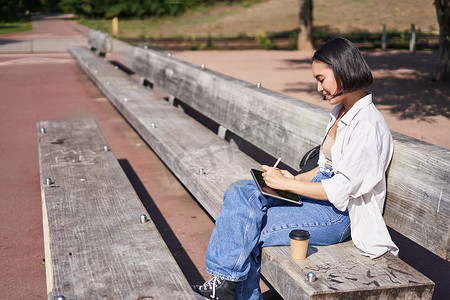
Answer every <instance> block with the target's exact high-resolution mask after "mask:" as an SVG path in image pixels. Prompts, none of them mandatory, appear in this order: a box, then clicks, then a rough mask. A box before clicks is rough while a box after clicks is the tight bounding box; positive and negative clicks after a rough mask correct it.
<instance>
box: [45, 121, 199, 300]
mask: <svg viewBox="0 0 450 300" xmlns="http://www.w3.org/2000/svg"><path fill="white" fill-rule="evenodd" d="M38 128H45V133H42V132H40V133H39V161H40V169H41V191H42V202H43V218H44V234H45V237H44V238H45V252H46V253H45V257H46V260H45V261H46V270H47V280H48V284H47V285H48V299H56V297H57V296H60V295H63V296H64V297H65V299H92V298H95V299H97V298H108V299H144V298H146V299H147V298H149V299H150V298H151V299H168V298H170V299H196V297H195V295H194V293H193V292H192V289H191V287H190V285H189V283H188V282H187V280H186V278H185V277H184V276H183V274H182V272H181V270H180V268H179V267H178V265H177V263H176V261H175V259H174V258H173V256H172V255H171V253H170V251H169V249H168V248H167V246H166V245H165V243H164V241H163V240H162V237H161V236H160V234H159V232H158V230H157V228H156V226H155V225H154V223H153V222H152V221H148V222H147V223H145V224H142V223H140V215H141V214H144V213H145V214H147V212H146V210H145V208H144V207H143V205H142V203H141V202H140V200H139V198H138V196H137V195H136V193H135V191H134V190H133V188H132V186H131V184H130V182H129V181H128V179H127V177H126V175H125V173H124V172H123V170H122V168H121V167H120V165H119V163H118V161H117V160H116V158H115V157H114V154H113V153H112V152H111V151H105V150H104V146H105V145H107V142H106V140H105V139H104V137H103V135H102V134H101V132H100V130H99V128H98V126H97V125H96V123H95V122H94V121H93V120H92V119H74V120H70V121H58V122H40V123H39V124H38ZM47 177H48V178H51V180H52V184H50V185H47V184H46V181H45V178H47Z"/></svg>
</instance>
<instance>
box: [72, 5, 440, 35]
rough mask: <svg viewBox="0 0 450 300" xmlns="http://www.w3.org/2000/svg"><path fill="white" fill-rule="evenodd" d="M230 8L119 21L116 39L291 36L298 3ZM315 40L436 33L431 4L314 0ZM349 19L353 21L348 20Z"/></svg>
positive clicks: (106, 24) (105, 23)
mask: <svg viewBox="0 0 450 300" xmlns="http://www.w3.org/2000/svg"><path fill="white" fill-rule="evenodd" d="M244 2H245V3H236V4H233V5H223V4H220V5H215V6H211V7H198V8H196V9H193V10H191V11H188V12H186V13H184V14H182V15H180V16H177V17H161V18H148V19H143V20H140V19H130V20H125V19H119V34H118V37H119V38H146V39H148V38H163V37H184V38H189V37H192V36H194V37H197V38H200V37H208V36H211V37H213V38H214V37H239V36H257V35H260V36H262V35H267V36H268V37H274V36H282V35H288V36H291V35H292V34H294V33H295V32H296V30H297V28H298V12H299V8H300V1H298V0H249V1H244ZM313 16H314V19H313V24H314V31H315V33H314V34H315V36H322V35H330V34H341V35H343V34H349V33H353V34H374V33H376V34H379V33H381V29H382V24H386V25H387V29H388V30H390V31H396V32H405V31H408V30H409V29H410V26H411V24H413V23H414V24H415V25H416V30H417V31H418V32H423V33H426V34H428V33H433V34H438V32H439V31H438V30H439V25H438V24H437V19H436V12H435V9H434V6H433V0H396V1H392V0H377V1H370V0H333V1H329V0H314V12H313ZM349 16H352V17H349ZM80 23H81V24H83V25H86V26H88V27H90V28H94V29H98V30H101V31H104V32H109V33H111V20H85V19H82V20H80Z"/></svg>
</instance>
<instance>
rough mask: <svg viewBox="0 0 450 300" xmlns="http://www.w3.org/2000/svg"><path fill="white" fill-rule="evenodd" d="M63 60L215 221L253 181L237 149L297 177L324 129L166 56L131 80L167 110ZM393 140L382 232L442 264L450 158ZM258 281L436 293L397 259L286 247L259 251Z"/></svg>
mask: <svg viewBox="0 0 450 300" xmlns="http://www.w3.org/2000/svg"><path fill="white" fill-rule="evenodd" d="M69 51H70V52H71V53H72V55H73V56H74V57H75V58H76V59H77V61H78V63H79V66H80V67H81V68H82V69H83V70H84V71H85V72H86V73H87V74H88V75H89V77H90V78H91V79H92V80H93V81H94V82H95V83H96V84H97V86H98V87H99V88H100V89H101V90H102V91H103V93H104V94H105V95H106V96H107V97H108V99H109V100H110V101H111V102H112V103H113V104H114V105H115V106H116V108H117V109H118V110H119V111H120V112H121V113H122V115H123V116H124V117H125V118H126V119H127V120H128V121H129V122H130V124H132V125H133V126H134V128H135V129H136V130H137V132H139V134H140V135H141V136H142V137H143V138H144V139H145V140H146V142H147V143H148V144H149V145H150V147H151V148H152V149H153V151H155V152H156V153H157V154H158V155H159V157H160V158H161V159H162V160H163V161H164V162H165V164H166V165H167V167H168V168H169V169H170V170H171V171H172V172H173V173H174V174H175V175H176V176H177V177H178V178H179V180H180V181H181V182H182V183H183V184H184V185H185V186H186V188H187V189H188V190H189V191H190V192H191V193H192V194H193V195H194V196H195V198H196V199H197V201H198V202H199V203H200V204H201V205H202V206H203V207H204V208H205V209H206V210H207V211H208V213H209V214H210V215H211V216H212V217H213V218H216V217H217V216H218V214H219V213H220V208H221V205H222V196H223V193H224V191H225V189H226V188H227V187H228V186H229V185H230V184H231V183H232V182H234V181H236V180H239V179H244V178H245V179H248V178H250V174H249V168H251V167H260V163H259V162H257V161H256V160H255V159H253V158H251V157H250V156H249V155H247V154H245V153H244V152H243V151H241V150H240V149H239V146H240V147H241V148H247V145H248V144H246V143H247V142H248V143H250V144H252V145H254V146H256V147H257V148H260V149H262V150H263V151H264V152H265V153H268V154H269V155H271V156H273V157H278V156H281V157H282V158H283V162H284V163H286V164H287V165H288V166H290V167H292V168H297V165H298V162H299V160H300V158H301V156H302V154H303V153H304V152H306V151H307V150H309V149H310V148H312V147H313V146H315V145H317V144H319V143H320V141H321V139H322V137H323V133H324V130H325V127H326V124H327V121H328V111H326V110H324V109H321V108H318V107H315V106H313V105H310V104H307V103H304V102H302V101H299V100H297V99H293V98H290V97H287V96H285V95H281V94H278V93H275V92H272V91H269V90H266V89H264V88H262V87H259V86H256V85H254V84H250V83H246V82H243V81H240V80H237V79H234V78H230V77H227V76H224V75H222V74H218V73H215V72H212V71H210V70H207V69H205V68H204V67H203V66H202V67H197V66H194V65H191V64H189V63H186V62H183V61H180V60H178V59H176V58H174V57H172V56H171V55H166V54H163V53H159V52H155V51H152V50H144V49H139V48H136V49H135V63H134V65H133V70H134V71H135V72H136V73H137V74H139V75H140V76H142V82H150V83H152V84H154V85H156V86H157V87H158V88H161V89H162V90H164V91H166V92H167V93H168V94H170V95H172V97H169V99H170V101H169V102H168V101H166V100H165V99H161V98H158V97H156V96H155V94H154V93H152V91H151V90H146V89H143V88H142V86H139V84H138V83H137V82H136V81H135V80H133V79H131V78H129V77H127V76H124V74H123V73H122V75H121V74H120V71H119V70H115V69H114V68H113V66H111V65H109V66H108V64H107V63H105V62H104V61H103V60H101V59H99V58H97V57H95V56H94V55H93V54H92V53H90V52H88V51H86V49H84V48H81V47H79V48H71V49H70V50H69ZM172 104H175V105H176V106H181V107H183V108H184V110H186V111H192V110H193V109H195V110H196V111H198V112H200V113H201V115H200V114H198V113H196V114H197V115H200V117H199V119H201V120H204V119H207V121H206V122H205V123H209V125H210V127H214V130H217V132H219V135H218V134H216V132H213V131H211V130H209V129H207V128H206V127H205V126H203V125H202V124H200V123H199V122H197V121H195V120H194V119H193V118H191V117H190V116H189V115H188V114H185V113H183V112H182V110H180V109H176V108H174V107H173V105H172ZM300 116H301V117H300ZM211 120H213V121H211ZM211 124H212V125H211ZM393 135H394V139H395V155H394V158H393V161H392V164H391V168H390V170H389V179H388V196H387V197H388V199H387V203H386V212H385V220H386V223H387V224H388V225H389V226H391V227H392V228H394V229H395V230H397V231H399V232H400V233H401V234H403V235H405V236H407V237H409V238H410V239H412V240H413V241H415V242H416V243H418V244H420V245H422V246H424V247H426V248H427V249H429V250H430V251H432V252H434V253H436V254H438V255H439V256H441V257H442V258H444V259H448V257H449V255H448V239H449V224H448V218H449V215H450V210H449V207H450V204H449V203H450V200H449V196H448V195H449V193H448V192H449V187H448V176H446V175H445V174H448V171H447V170H448V167H449V159H448V157H449V152H448V151H447V150H446V149H443V148H440V147H436V146H433V145H430V144H427V143H424V142H420V141H417V140H414V139H412V138H409V137H407V136H404V135H401V134H398V133H393ZM244 140H245V143H244ZM229 141H234V142H231V143H230V142H229ZM243 145H244V146H243ZM243 150H245V149H243ZM404 174H408V178H406V177H405V175H404ZM443 174H444V175H443ZM430 241H433V242H432V243H431V242H430ZM311 271H312V272H314V273H315V274H316V276H317V278H318V280H317V281H315V282H313V283H311V282H308V280H307V277H306V274H307V273H308V272H311ZM261 273H262V275H263V276H264V277H265V279H266V280H268V281H269V282H270V284H271V285H272V286H273V287H274V288H275V289H276V290H277V291H278V292H279V293H280V295H281V296H282V297H283V298H285V299H299V298H301V299H328V298H330V299H331V298H345V299H349V298H353V299H362V298H364V299H365V298H368V299H374V298H377V299H378V298H381V299H384V298H405V299H409V298H420V299H426V298H431V295H432V293H433V288H434V283H433V282H432V281H431V280H429V279H428V278H426V277H425V276H423V275H422V274H421V273H420V272H418V271H416V270H414V269H413V268H412V267H410V266H409V265H407V264H406V263H405V262H403V261H402V260H400V259H399V258H396V257H394V256H393V255H391V254H390V253H388V254H386V255H383V256H382V257H380V258H378V259H375V260H371V259H369V258H367V257H364V256H362V255H361V254H360V251H359V250H358V249H357V248H356V247H354V245H353V244H352V242H351V241H348V242H344V243H339V244H336V245H332V246H326V247H316V246H312V247H310V248H309V250H308V259H306V260H305V261H294V260H292V259H291V258H290V252H289V247H267V248H264V249H263V251H262V269H261Z"/></svg>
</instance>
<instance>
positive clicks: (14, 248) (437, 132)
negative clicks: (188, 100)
mask: <svg viewBox="0 0 450 300" xmlns="http://www.w3.org/2000/svg"><path fill="white" fill-rule="evenodd" d="M87 31H88V29H87V28H85V27H83V26H80V25H78V24H76V23H75V22H73V21H67V20H62V19H59V18H57V19H52V18H41V19H36V20H35V21H33V30H32V31H30V32H24V33H17V34H8V35H2V36H0V91H1V92H0V116H1V120H2V122H1V125H0V137H1V143H0V167H1V169H2V172H0V192H1V198H0V208H1V209H0V258H1V262H2V271H1V272H0V295H1V296H0V298H2V299H40V298H46V294H47V292H46V287H45V286H46V285H45V270H44V267H43V266H42V259H43V258H44V247H43V233H42V215H41V195H40V183H39V176H40V174H39V163H38V154H37V128H36V123H37V122H38V121H46V120H58V119H64V118H69V117H71V116H77V115H89V116H92V117H93V118H95V119H96V120H97V122H98V123H99V125H100V127H101V129H102V131H103V133H104V135H105V137H106V139H107V140H108V143H109V145H110V146H111V148H112V150H113V151H114V154H115V155H116V157H117V158H118V159H119V161H120V163H121V165H122V166H123V168H124V170H125V172H126V173H127V175H128V176H129V178H130V181H131V182H132V183H133V185H134V188H135V189H136V191H137V193H138V194H139V196H140V198H141V200H142V201H143V202H144V204H145V205H146V207H147V208H148V210H149V214H150V216H151V218H152V219H153V220H154V222H155V223H156V225H157V227H158V228H159V230H160V232H161V233H162V235H163V237H164V239H165V241H166V243H167V244H168V245H169V248H170V249H171V251H172V253H173V254H174V256H175V258H176V259H177V261H178V263H179V264H180V266H181V268H182V270H183V272H184V273H185V275H186V277H187V278H188V280H189V281H190V282H191V283H195V282H200V281H202V280H203V279H205V278H208V277H209V275H208V274H207V273H206V272H205V263H204V255H205V252H206V247H207V242H208V239H209V236H210V234H211V231H212V230H213V228H214V223H213V221H212V220H211V219H210V218H209V217H208V216H207V214H206V213H205V212H204V211H203V209H202V208H201V207H200V206H199V205H198V204H197V202H196V201H195V200H194V199H192V197H191V195H190V194H189V193H188V192H186V190H185V189H184V188H183V187H182V185H181V184H180V183H179V182H178V181H177V180H176V179H175V178H174V177H173V175H172V174H171V173H170V172H169V171H168V170H167V169H166V168H165V166H164V165H163V164H162V162H161V161H160V160H159V159H158V157H156V156H155V154H154V153H153V152H152V151H151V150H150V149H149V148H148V147H147V145H146V144H145V142H143V141H142V140H141V138H140V137H139V136H138V135H137V134H136V132H135V131H134V130H133V129H132V128H131V127H130V126H129V124H128V123H127V122H126V121H125V120H124V119H123V118H122V117H121V115H120V114H119V113H118V112H117V111H116V110H115V109H114V107H113V106H112V105H111V104H110V103H109V102H108V101H107V99H106V98H105V97H104V96H103V95H102V94H101V93H100V92H99V90H98V89H97V88H96V87H95V85H94V84H93V83H92V82H91V81H90V80H89V79H88V77H87V76H86V75H84V74H83V72H82V71H81V70H80V69H79V68H78V67H77V65H76V62H75V60H73V59H72V57H71V56H70V55H69V54H68V53H67V51H66V48H67V47H68V46H70V45H80V44H81V45H86V46H87V39H86V33H87ZM174 56H176V57H179V58H181V59H185V60H188V61H190V62H192V63H196V64H202V63H204V64H206V66H207V68H210V69H214V70H217V71H220V72H222V73H225V74H228V75H231V76H234V77H237V78H240V79H243V80H246V81H249V82H254V83H256V82H261V83H262V84H263V86H264V87H266V88H269V89H273V90H276V91H279V92H282V93H285V94H288V95H290V96H293V97H296V98H299V99H302V100H305V101H311V102H314V103H317V104H318V105H325V103H322V102H321V101H320V97H319V96H317V95H316V93H315V92H314V89H315V88H314V81H313V80H312V78H311V77H312V76H311V73H310V70H309V58H310V56H311V53H307V52H297V51H281V52H278V51H241V52H233V51H208V52H191V51H187V52H181V53H174ZM366 57H367V58H368V61H369V64H370V65H371V67H372V69H373V70H374V75H375V78H376V80H377V79H379V80H378V83H376V84H375V85H374V87H373V92H374V93H375V97H376V99H378V100H377V101H378V102H377V103H378V107H379V108H380V110H381V111H382V113H383V115H384V116H385V118H386V120H387V122H388V124H389V125H390V126H391V129H393V130H395V131H399V132H402V133H406V134H409V135H411V136H414V137H416V138H421V139H423V140H426V141H428V142H431V143H435V144H438V145H440V146H443V147H446V148H450V136H449V132H448V130H449V128H450V126H449V125H450V123H449V105H450V103H449V102H450V101H449V96H448V95H450V90H449V85H443V84H435V83H431V82H430V81H428V80H426V78H427V77H429V76H430V74H431V73H432V72H431V71H430V70H429V69H430V67H429V65H430V64H431V65H432V64H433V61H434V55H433V54H432V53H416V54H414V55H409V54H407V53H402V52H389V53H387V54H384V53H366ZM108 59H109V60H116V61H119V62H121V63H122V64H124V65H126V66H130V65H131V48H130V47H129V46H127V45H125V44H123V43H120V42H118V41H115V43H114V53H113V54H111V55H109V56H108ZM187 224H188V226H186V225H187ZM393 235H394V239H395V240H396V242H397V241H398V243H399V244H401V245H400V248H401V249H402V248H403V249H409V247H410V244H408V241H405V240H404V239H402V238H401V237H399V236H398V235H395V233H393ZM402 245H404V247H402ZM410 252H411V253H410ZM403 253H405V254H404V257H402V258H403V259H405V260H406V261H407V262H408V263H410V264H411V265H413V266H414V267H415V268H416V269H418V270H420V271H422V272H423V273H424V274H425V275H427V276H429V277H430V278H431V279H432V280H433V281H435V282H436V283H437V288H436V294H435V296H436V297H435V298H436V299H439V298H440V297H441V296H445V295H448V294H450V291H449V287H448V284H447V285H445V280H446V278H449V277H448V276H449V275H450V274H449V267H448V266H449V263H447V262H442V260H439V259H436V257H434V256H433V255H429V254H427V253H426V251H424V250H420V251H408V250H406V251H405V250H404V251H403ZM264 291H267V292H266V294H265V298H266V299H269V298H270V299H277V298H278V297H277V296H276V294H274V293H273V292H272V291H270V290H268V288H267V287H265V286H264ZM442 299H443V298H442Z"/></svg>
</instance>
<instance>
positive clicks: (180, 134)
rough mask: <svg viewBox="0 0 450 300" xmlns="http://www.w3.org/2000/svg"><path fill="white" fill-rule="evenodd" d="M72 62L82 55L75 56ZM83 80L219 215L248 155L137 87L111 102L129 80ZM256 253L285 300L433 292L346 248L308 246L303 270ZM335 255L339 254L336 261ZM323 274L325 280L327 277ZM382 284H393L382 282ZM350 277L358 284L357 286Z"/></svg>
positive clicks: (402, 266) (282, 256) (276, 250)
mask: <svg viewBox="0 0 450 300" xmlns="http://www.w3.org/2000/svg"><path fill="white" fill-rule="evenodd" d="M78 55H82V56H83V54H82V53H80V52H79V53H78ZM75 57H78V56H75ZM85 57H86V56H85ZM77 59H78V62H79V63H80V66H81V67H82V68H83V69H88V68H90V67H94V65H95V63H96V62H97V63H100V61H99V60H98V59H96V58H95V57H92V58H91V59H88V60H89V61H90V63H89V65H86V64H85V63H83V60H82V59H80V58H79V57H78V58H77ZM87 73H88V74H89V75H90V76H92V77H91V79H92V80H93V81H94V82H95V83H96V84H97V85H98V86H99V87H100V89H101V90H102V91H104V93H105V95H107V97H108V98H109V99H110V101H111V102H112V103H113V104H114V105H115V106H116V108H117V109H118V110H119V111H120V112H121V113H122V115H123V116H124V117H125V118H126V119H127V120H128V121H129V122H130V123H131V124H132V125H133V127H134V128H135V129H136V130H137V131H138V132H139V134H140V135H141V136H142V137H143V138H144V139H145V140H146V142H147V143H148V144H149V145H150V147H151V148H152V149H153V150H154V151H155V152H156V153H157V154H158V156H159V157H160V158H161V159H162V160H163V161H164V162H165V163H166V165H167V166H168V167H169V168H170V169H171V171H173V173H174V174H175V175H176V176H177V177H178V178H179V179H180V181H181V182H183V184H184V185H185V186H186V188H187V189H188V190H189V191H191V192H192V193H193V195H194V196H195V197H196V199H197V200H198V201H199V202H200V203H201V204H202V205H203V206H204V207H205V208H206V210H207V211H208V212H209V213H210V214H211V215H212V216H213V217H214V218H216V217H217V215H218V214H219V213H220V207H221V203H222V196H223V193H224V191H225V189H226V187H227V186H228V185H229V184H230V183H231V182H234V181H236V180H239V179H243V178H246V179H249V178H250V174H249V171H248V170H249V168H250V167H253V166H254V165H255V162H254V161H253V160H252V159H251V158H249V157H247V156H242V153H240V151H237V152H236V149H235V148H233V146H232V145H231V144H227V143H225V142H224V141H223V140H222V139H221V138H220V137H218V136H217V135H216V134H214V133H213V132H211V131H209V130H206V131H205V128H204V127H203V126H200V127H199V124H198V123H196V121H195V120H193V119H192V118H190V117H188V116H187V115H185V114H183V113H181V112H180V111H179V110H178V109H176V108H175V107H173V106H171V105H169V103H168V102H167V101H165V100H161V99H157V98H155V97H153V98H152V97H149V94H148V91H146V90H143V88H142V87H139V86H138V85H137V83H135V84H136V88H135V89H129V90H130V91H133V93H130V95H132V97H130V99H131V100H130V101H128V102H124V101H123V100H122V99H121V97H122V96H118V95H123V94H124V91H122V89H121V88H120V87H121V86H131V85H132V80H131V79H129V78H126V77H124V78H123V79H122V81H121V83H120V84H118V85H105V84H104V82H103V79H102V77H101V75H98V73H97V74H95V73H93V72H91V71H88V70H87ZM126 82H128V83H126ZM145 99H147V100H145ZM200 168H202V169H203V174H200V172H199V169H200ZM262 253H263V254H262V274H263V276H264V277H265V278H267V279H268V280H269V282H271V284H272V285H273V286H274V287H275V288H276V289H277V291H278V292H279V293H280V294H281V295H282V297H283V298H284V299H316V298H317V299H325V298H326V297H328V298H332V297H334V296H336V295H344V296H345V297H346V298H348V299H351V298H354V299H359V296H358V295H359V294H361V293H363V294H364V295H366V294H373V295H388V294H389V293H391V295H392V293H398V295H414V297H416V298H418V297H423V298H424V299H426V298H431V294H432V291H433V286H434V284H433V282H431V281H430V280H429V279H427V278H426V277H425V276H423V275H422V274H420V273H418V272H416V271H414V270H413V269H412V268H411V267H410V266H408V265H407V264H406V263H404V262H403V261H401V260H400V259H398V258H396V257H394V256H383V258H382V259H381V260H380V261H384V260H385V261H386V263H384V264H381V263H380V264H376V263H374V261H373V260H371V259H369V258H367V257H364V256H362V255H360V251H359V250H358V249H356V248H355V247H354V246H353V244H352V243H351V242H350V243H344V244H338V245H332V246H328V247H310V254H309V255H310V256H309V257H308V259H307V260H305V262H307V263H306V264H305V265H303V266H302V265H301V263H299V262H297V261H294V260H292V259H291V258H290V254H289V248H288V247H267V248H264V249H263V251H262ZM337 253H340V254H342V255H340V256H337V255H336V254H337ZM310 258H311V259H310ZM343 258H344V259H343ZM348 261H351V262H352V265H351V266H352V269H351V270H350V272H351V273H352V277H351V278H350V277H349V278H350V279H347V280H346V281H345V282H344V281H343V283H342V284H339V286H338V287H336V284H337V283H336V282H335V281H334V280H336V279H334V277H333V276H334V273H333V272H334V271H336V272H337V273H338V272H340V271H341V270H342V269H345V266H346V263H348ZM388 264H389V265H390V266H395V267H396V268H397V269H395V270H407V272H403V273H402V272H397V271H395V270H394V271H393V270H392V269H391V268H388ZM374 265H375V266H374ZM314 266H315V267H314ZM313 267H314V269H313ZM312 270H315V271H316V274H317V275H318V278H319V279H318V280H317V281H316V282H315V283H313V284H311V283H309V282H307V281H306V280H305V277H304V275H305V274H306V273H305V272H306V271H308V272H309V271H312ZM327 270H329V271H330V273H326V272H327ZM370 270H373V271H370ZM368 272H369V273H368ZM368 274H369V277H370V276H374V277H370V278H372V281H376V282H377V283H378V284H379V286H377V283H373V284H369V285H367V283H368V281H367V278H369V277H368V276H367V275H368ZM372 274H374V275H372ZM389 277H391V278H395V280H387V279H388V278H389ZM354 278H357V279H358V280H357V281H356V283H355V280H353V279H354ZM396 278H399V279H396ZM411 278H414V282H410V280H411ZM342 280H343V279H342ZM342 280H340V281H342ZM311 286H313V287H311ZM330 287H331V288H330ZM336 289H337V290H336ZM320 297H322V298H320Z"/></svg>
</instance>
